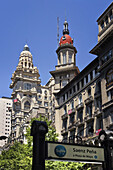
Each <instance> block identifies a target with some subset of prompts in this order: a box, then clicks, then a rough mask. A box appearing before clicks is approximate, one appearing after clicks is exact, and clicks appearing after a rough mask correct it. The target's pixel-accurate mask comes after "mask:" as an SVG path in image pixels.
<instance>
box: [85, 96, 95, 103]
mask: <svg viewBox="0 0 113 170" xmlns="http://www.w3.org/2000/svg"><path fill="white" fill-rule="evenodd" d="M92 101H93V96H89V97H88V98H87V99H86V100H85V101H84V102H85V104H88V103H90V102H92Z"/></svg>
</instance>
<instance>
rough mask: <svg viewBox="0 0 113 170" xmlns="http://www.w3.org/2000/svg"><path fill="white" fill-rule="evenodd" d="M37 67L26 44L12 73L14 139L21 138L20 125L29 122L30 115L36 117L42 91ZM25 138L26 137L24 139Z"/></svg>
mask: <svg viewBox="0 0 113 170" xmlns="http://www.w3.org/2000/svg"><path fill="white" fill-rule="evenodd" d="M39 76H40V75H39V71H38V69H37V67H34V66H33V61H32V54H31V53H30V50H29V47H28V45H25V46H24V49H23V51H22V52H21V54H20V57H19V63H18V66H17V68H16V70H15V72H14V73H13V74H12V78H11V80H12V83H11V84H10V88H12V89H13V92H12V98H13V111H12V140H20V139H19V133H20V127H21V125H22V124H24V123H25V126H27V122H26V121H25V120H26V119H27V118H28V117H29V116H32V117H36V115H37V113H38V110H39V105H38V101H37V94H38V92H40V88H41V87H40V83H41V81H40V79H39ZM22 140H24V139H22Z"/></svg>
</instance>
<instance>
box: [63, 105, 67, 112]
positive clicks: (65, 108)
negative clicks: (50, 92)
mask: <svg viewBox="0 0 113 170" xmlns="http://www.w3.org/2000/svg"><path fill="white" fill-rule="evenodd" d="M64 114H67V106H66V105H65V106H64Z"/></svg>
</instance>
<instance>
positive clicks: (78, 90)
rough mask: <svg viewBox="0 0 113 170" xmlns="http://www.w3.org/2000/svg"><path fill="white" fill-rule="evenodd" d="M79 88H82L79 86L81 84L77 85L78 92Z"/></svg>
mask: <svg viewBox="0 0 113 170" xmlns="http://www.w3.org/2000/svg"><path fill="white" fill-rule="evenodd" d="M79 88H80V86H79V82H78V83H77V90H78V91H79Z"/></svg>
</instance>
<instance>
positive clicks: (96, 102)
mask: <svg viewBox="0 0 113 170" xmlns="http://www.w3.org/2000/svg"><path fill="white" fill-rule="evenodd" d="M101 105H102V101H101V99H100V98H97V99H96V100H95V109H97V108H98V109H99V110H100V109H101Z"/></svg>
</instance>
